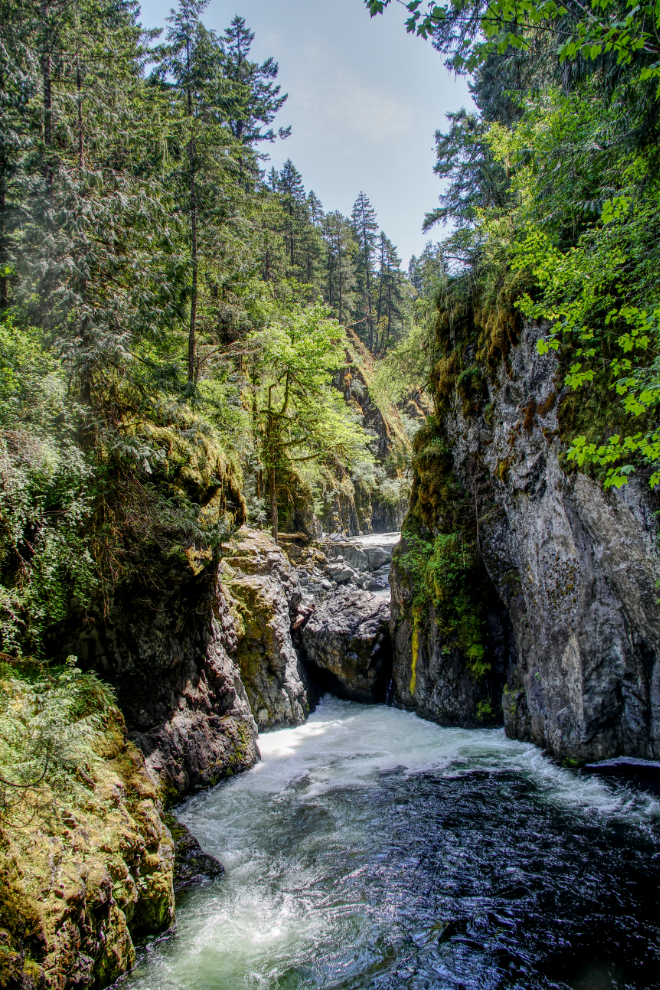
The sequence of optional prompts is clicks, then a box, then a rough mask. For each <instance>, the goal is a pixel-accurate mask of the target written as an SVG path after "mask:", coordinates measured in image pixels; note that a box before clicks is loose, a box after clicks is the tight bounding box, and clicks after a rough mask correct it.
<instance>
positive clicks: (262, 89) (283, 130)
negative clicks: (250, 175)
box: [222, 16, 291, 146]
mask: <svg viewBox="0 0 660 990" xmlns="http://www.w3.org/2000/svg"><path fill="white" fill-rule="evenodd" d="M253 41H254V32H253V31H250V30H249V29H248V28H247V27H246V26H245V18H244V17H238V16H236V17H235V18H234V19H233V21H232V22H231V24H230V26H229V27H228V28H227V30H226V31H225V33H224V35H223V37H222V46H223V51H224V59H223V71H224V76H225V78H226V79H227V80H228V81H229V82H230V83H231V84H232V86H231V89H230V93H229V99H228V122H229V126H230V128H231V132H232V134H233V135H234V137H235V138H236V140H237V141H240V142H241V144H247V145H250V146H254V145H255V144H258V143H259V142H261V141H274V140H275V138H276V137H277V136H279V137H280V138H286V137H288V136H289V135H290V133H291V128H290V127H280V128H279V130H278V131H277V134H276V132H275V131H274V130H273V128H272V127H271V128H268V130H266V131H264V130H263V128H264V127H267V126H268V124H271V123H272V122H273V120H274V119H275V116H276V114H277V112H278V111H279V110H280V109H281V108H282V107H283V106H284V104H285V103H286V100H287V98H288V97H287V94H286V93H285V94H284V95H283V96H280V89H281V87H280V86H276V85H275V84H274V80H275V79H277V73H278V71H279V66H278V64H277V62H275V61H274V60H273V59H272V58H269V59H266V61H265V62H263V63H262V65H259V64H258V62H251V61H250V59H249V55H250V48H251V47H252V42H253Z"/></svg>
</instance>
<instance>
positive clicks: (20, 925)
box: [0, 708, 174, 990]
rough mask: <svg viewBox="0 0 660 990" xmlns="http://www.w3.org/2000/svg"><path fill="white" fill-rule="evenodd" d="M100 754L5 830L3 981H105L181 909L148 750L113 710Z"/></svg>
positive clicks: (0, 896)
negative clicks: (76, 781)
mask: <svg viewBox="0 0 660 990" xmlns="http://www.w3.org/2000/svg"><path fill="white" fill-rule="evenodd" d="M94 746H95V749H96V751H97V756H98V759H96V760H95V761H93V762H92V763H91V764H90V765H89V766H88V767H87V768H86V769H85V770H84V771H82V776H81V786H80V787H79V788H73V789H72V791H71V792H70V793H69V794H68V795H64V794H61V793H59V792H58V791H56V790H51V791H50V792H49V793H46V794H44V795H42V800H40V802H39V804H38V806H36V807H35V808H32V810H31V811H29V809H26V818H27V820H25V821H20V820H19V818H20V812H19V813H17V814H16V815H14V816H12V817H11V818H9V819H6V820H5V821H4V822H3V823H2V828H1V832H0V987H7V988H14V987H35V988H37V987H43V988H48V990H50V988H53V990H55V988H57V990H63V988H65V987H73V986H75V987H80V988H86V987H103V986H107V985H108V984H109V983H111V982H112V981H113V980H115V979H116V978H117V977H118V976H119V975H120V974H121V973H123V972H125V971H126V970H127V969H129V968H130V967H131V966H132V965H133V962H134V959H135V950H134V946H133V938H134V936H135V935H138V934H143V933H148V932H155V931H159V930H162V929H163V928H167V927H168V925H170V924H171V923H172V920H173V917H174V891H173V884H172V875H173V866H174V849H173V843H172V839H171V836H170V833H169V831H168V830H167V828H166V827H165V825H164V824H163V822H162V820H161V817H160V815H159V812H158V808H157V803H156V802H157V788H156V786H155V784H154V781H153V779H152V778H151V776H150V775H149V773H148V772H147V769H146V767H145V762H144V758H143V756H142V754H141V753H140V752H139V751H138V750H137V749H136V748H135V747H134V746H133V745H132V744H131V743H130V742H129V741H128V739H127V737H126V729H125V726H124V721H123V719H122V717H121V714H120V713H119V711H118V710H117V709H116V708H115V709H113V710H111V712H110V713H109V715H108V716H107V718H106V720H105V726H104V729H103V733H102V735H100V736H99V737H98V738H97V741H96V742H95V744H94Z"/></svg>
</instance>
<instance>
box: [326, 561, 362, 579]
mask: <svg viewBox="0 0 660 990" xmlns="http://www.w3.org/2000/svg"><path fill="white" fill-rule="evenodd" d="M325 572H326V574H327V575H328V577H329V578H331V579H332V580H333V581H336V582H337V584H347V583H348V582H349V581H350V580H351V579H352V578H353V577H355V571H354V570H353V568H352V567H349V566H348V564H345V563H344V562H343V560H337V561H336V562H335V563H332V564H328V566H327V567H326V569H325Z"/></svg>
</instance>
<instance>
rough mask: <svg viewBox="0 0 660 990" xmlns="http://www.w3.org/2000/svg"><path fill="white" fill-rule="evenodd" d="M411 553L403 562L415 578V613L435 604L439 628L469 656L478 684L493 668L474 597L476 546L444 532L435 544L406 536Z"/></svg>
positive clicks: (476, 601) (408, 552) (407, 551)
mask: <svg viewBox="0 0 660 990" xmlns="http://www.w3.org/2000/svg"><path fill="white" fill-rule="evenodd" d="M405 539H406V550H405V551H404V552H403V553H402V554H401V555H400V557H399V563H400V564H401V565H402V566H403V567H404V568H405V569H406V571H408V573H410V574H411V575H412V580H413V612H417V613H418V614H419V613H421V612H422V611H426V610H427V609H428V608H429V607H430V606H433V608H434V610H435V617H436V623H437V626H438V629H439V630H440V632H441V633H442V634H443V636H446V637H447V640H448V643H447V646H446V647H445V650H446V651H447V652H449V651H450V650H451V646H450V645H449V644H450V643H451V644H452V645H453V646H455V647H457V648H458V649H459V650H460V651H461V652H462V653H463V655H464V656H465V658H466V662H467V668H468V670H469V672H470V674H471V676H472V677H473V678H474V679H475V680H479V679H480V678H482V677H484V676H485V675H486V674H487V673H488V672H489V671H490V668H491V665H490V663H489V661H488V660H487V659H486V646H485V630H484V623H483V618H482V613H481V605H480V602H479V601H478V599H477V598H476V597H475V595H474V566H475V555H476V547H475V545H474V544H473V543H471V542H468V541H466V540H464V538H463V535H462V534H461V533H460V532H452V533H440V534H439V535H438V536H436V537H435V539H434V540H433V541H428V540H424V539H422V538H421V537H419V536H415V535H412V534H410V535H406V538H405Z"/></svg>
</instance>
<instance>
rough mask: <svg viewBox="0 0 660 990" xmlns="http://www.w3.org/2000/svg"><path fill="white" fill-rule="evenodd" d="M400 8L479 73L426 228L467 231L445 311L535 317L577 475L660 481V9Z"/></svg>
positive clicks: (456, 243)
mask: <svg viewBox="0 0 660 990" xmlns="http://www.w3.org/2000/svg"><path fill="white" fill-rule="evenodd" d="M365 3H366V6H367V8H368V9H369V12H370V13H371V15H372V16H374V15H376V14H381V13H383V11H384V9H385V8H386V7H387V6H389V0H365ZM401 5H402V6H403V7H405V8H406V11H407V15H408V16H407V20H406V28H407V30H408V31H409V32H414V33H417V34H418V35H420V36H421V37H424V38H428V39H431V41H432V44H433V46H434V47H435V48H436V49H437V50H438V51H439V52H440V53H442V54H444V55H445V56H446V59H447V64H448V65H450V66H451V67H452V68H453V69H454V70H455V71H458V72H463V73H468V72H469V73H470V90H471V93H472V96H473V99H474V102H475V104H476V108H477V109H476V112H468V111H466V110H462V111H460V112H458V113H453V114H450V115H449V128H448V130H447V131H446V132H443V131H438V132H437V134H436V149H437V162H436V172H437V174H438V175H439V176H440V177H441V178H443V179H444V180H445V186H444V189H443V191H442V193H441V195H440V205H439V206H438V207H436V208H435V209H434V210H432V211H430V212H429V214H428V215H427V218H426V228H427V229H430V228H432V227H433V225H434V224H436V223H438V222H443V223H446V222H449V223H451V224H452V225H453V227H454V232H453V233H452V234H450V236H449V238H447V239H446V240H445V241H444V242H443V244H442V247H441V249H440V250H441V251H442V252H443V253H444V255H445V257H446V259H447V261H448V264H449V267H450V269H451V271H450V279H449V284H448V287H447V290H446V292H445V294H444V300H440V309H441V311H442V310H443V309H445V310H446V311H447V312H450V311H454V310H455V309H456V306H458V307H459V308H460V307H463V309H464V310H465V311H466V312H467V310H468V309H469V310H471V311H472V312H480V313H482V314H483V313H484V312H485V311H487V310H490V311H491V312H493V313H495V311H497V312H499V313H500V317H494V318H501V316H502V313H504V312H505V311H507V312H509V313H513V314H515V315H516V316H517V317H520V318H525V319H527V320H533V321H536V322H537V323H538V325H539V326H540V327H542V328H543V329H544V337H543V339H542V340H540V341H539V345H538V346H539V350H540V351H541V353H543V352H547V351H548V350H550V349H553V350H555V351H557V352H558V355H559V359H560V365H561V368H562V374H563V384H564V388H565V390H566V392H567V393H568V400H567V401H564V404H563V410H564V414H563V417H561V419H562V422H561V424H560V426H561V429H562V439H564V440H566V441H567V442H568V444H569V449H568V454H567V461H568V464H569V465H570V463H571V462H573V464H574V465H576V466H578V467H580V468H583V469H591V470H595V472H596V473H597V474H598V475H599V476H601V477H602V478H603V480H604V483H605V486H606V487H610V486H613V485H614V486H616V487H621V486H623V485H625V484H626V483H627V480H628V478H629V476H630V474H631V473H633V472H634V471H641V473H642V474H643V475H644V476H646V477H648V480H649V483H650V485H651V486H652V487H655V486H657V485H658V484H660V428H659V423H658V407H659V405H660V282H659V280H658V271H659V270H660V253H659V251H660V248H659V244H660V239H659V233H660V160H659V153H658V151H659V149H658V143H659V138H660V4H658V3H657V2H656V3H648V4H636V3H632V2H627V0H591V2H590V3H589V4H586V5H585V4H582V3H579V2H572V0H566V3H563V4H558V3H555V2H554V0H539V2H537V0H523V2H522V3H518V2H515V3H513V2H512V0H493V2H491V3H488V2H485V0H458V2H453V3H451V4H436V3H428V4H427V3H422V2H421V0H412V2H403V0H401ZM573 393H576V395H575V398H574V399H573V398H571V396H572V394H573Z"/></svg>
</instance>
